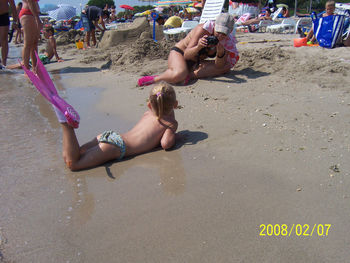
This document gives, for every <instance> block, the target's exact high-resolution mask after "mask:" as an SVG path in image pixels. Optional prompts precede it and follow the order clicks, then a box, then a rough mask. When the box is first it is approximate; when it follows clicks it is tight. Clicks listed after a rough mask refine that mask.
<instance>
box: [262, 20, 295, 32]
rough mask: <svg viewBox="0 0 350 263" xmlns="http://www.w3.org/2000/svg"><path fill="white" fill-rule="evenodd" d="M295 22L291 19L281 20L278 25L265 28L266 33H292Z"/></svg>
mask: <svg viewBox="0 0 350 263" xmlns="http://www.w3.org/2000/svg"><path fill="white" fill-rule="evenodd" d="M295 27H296V21H295V20H294V19H293V18H283V20H282V22H281V23H279V24H274V25H270V26H267V27H266V32H270V33H294V32H295Z"/></svg>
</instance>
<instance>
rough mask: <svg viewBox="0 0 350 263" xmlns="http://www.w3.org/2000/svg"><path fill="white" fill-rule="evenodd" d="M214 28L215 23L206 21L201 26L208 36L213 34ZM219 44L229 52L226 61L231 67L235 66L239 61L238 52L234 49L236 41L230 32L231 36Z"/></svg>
mask: <svg viewBox="0 0 350 263" xmlns="http://www.w3.org/2000/svg"><path fill="white" fill-rule="evenodd" d="M214 27H215V22H214V21H212V20H208V21H207V22H205V23H204V25H203V29H205V30H206V31H208V32H209V33H210V34H213V32H214ZM220 43H221V44H222V45H223V46H224V48H225V49H226V50H227V51H228V52H229V55H228V57H227V59H228V62H229V63H230V65H231V67H233V66H234V65H236V63H237V61H238V59H239V55H238V50H237V47H236V43H237V40H236V38H235V36H234V35H233V34H232V32H231V34H229V35H228V36H227V37H226V38H225V39H224V40H222V41H220Z"/></svg>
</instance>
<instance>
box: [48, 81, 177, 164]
mask: <svg viewBox="0 0 350 263" xmlns="http://www.w3.org/2000/svg"><path fill="white" fill-rule="evenodd" d="M177 104H178V102H177V100H176V94H175V90H174V88H173V87H172V86H170V85H169V84H166V83H165V82H161V83H159V84H158V85H156V86H155V87H154V88H153V89H152V90H151V93H150V96H149V101H148V104H147V106H148V108H149V110H148V111H146V112H145V113H144V114H143V117H142V118H141V120H140V121H139V122H138V123H137V124H136V125H135V126H134V127H133V128H132V129H131V130H130V131H128V132H126V133H124V134H120V135H119V134H117V133H116V132H114V131H105V132H104V133H102V134H100V135H98V136H97V137H96V138H94V139H93V140H92V141H90V142H88V143H86V144H84V145H82V146H79V143H78V140H77V137H76V135H75V132H74V129H73V127H71V126H70V125H69V124H68V123H67V120H66V118H65V116H64V115H63V114H62V113H61V112H60V111H59V110H57V108H55V107H54V109H55V112H56V115H57V117H58V120H59V122H60V123H61V126H62V131H63V159H64V161H65V163H66V165H67V167H68V168H69V169H71V170H72V171H76V170H82V169H86V168H91V167H95V166H97V165H101V164H103V163H105V162H108V161H110V160H121V159H123V158H124V157H126V156H131V155H136V154H141V153H145V152H148V151H150V150H152V149H154V148H155V147H158V146H159V145H161V146H162V148H163V149H165V150H166V149H169V148H171V147H172V146H173V145H174V144H175V132H176V129H177V121H176V120H175V114H174V109H175V108H176V107H177Z"/></svg>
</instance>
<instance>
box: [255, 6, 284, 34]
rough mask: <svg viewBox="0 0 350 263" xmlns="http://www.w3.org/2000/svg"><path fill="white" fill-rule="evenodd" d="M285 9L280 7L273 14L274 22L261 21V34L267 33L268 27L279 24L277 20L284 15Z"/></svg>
mask: <svg viewBox="0 0 350 263" xmlns="http://www.w3.org/2000/svg"><path fill="white" fill-rule="evenodd" d="M282 10H283V7H279V8H278V9H277V10H276V11H275V12H274V13H273V14H272V17H271V18H272V20H262V21H260V23H259V25H258V28H259V32H266V29H267V27H268V26H271V25H274V24H277V22H276V20H277V18H278V16H279V15H280V14H282Z"/></svg>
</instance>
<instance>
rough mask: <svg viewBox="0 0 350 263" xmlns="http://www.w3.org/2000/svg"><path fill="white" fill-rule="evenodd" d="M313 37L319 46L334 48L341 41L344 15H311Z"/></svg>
mask: <svg viewBox="0 0 350 263" xmlns="http://www.w3.org/2000/svg"><path fill="white" fill-rule="evenodd" d="M311 18H312V22H313V30H314V34H315V37H316V39H317V41H318V43H319V45H320V46H321V47H324V48H334V47H336V45H337V44H338V43H339V42H341V40H342V34H343V30H344V21H345V16H344V15H332V16H325V17H317V16H316V13H315V12H313V13H312V15H311Z"/></svg>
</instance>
